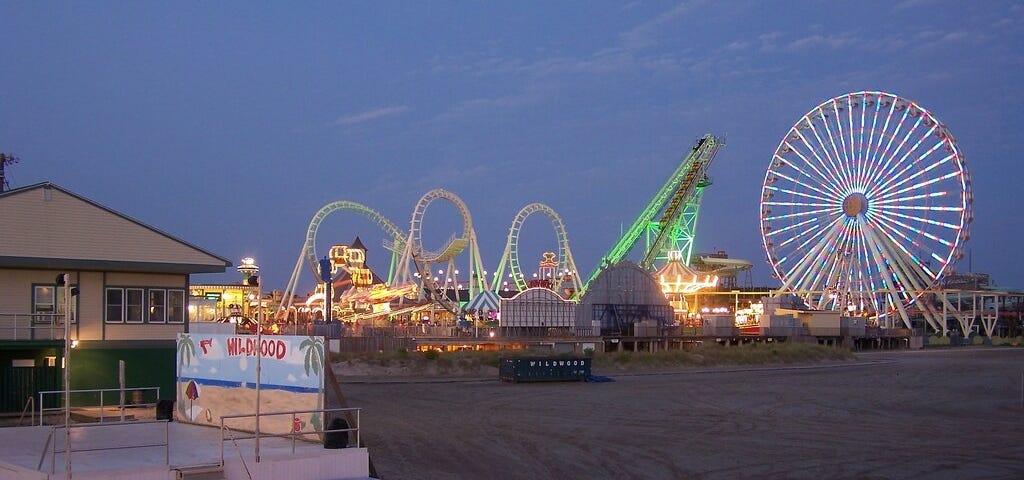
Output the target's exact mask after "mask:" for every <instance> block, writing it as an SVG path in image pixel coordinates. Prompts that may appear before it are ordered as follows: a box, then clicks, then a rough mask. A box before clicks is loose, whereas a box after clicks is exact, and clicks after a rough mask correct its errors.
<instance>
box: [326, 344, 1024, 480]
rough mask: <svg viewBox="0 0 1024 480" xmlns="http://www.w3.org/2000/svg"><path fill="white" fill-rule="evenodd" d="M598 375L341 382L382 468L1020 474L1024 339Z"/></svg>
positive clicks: (564, 474) (584, 474)
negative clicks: (1002, 344)
mask: <svg viewBox="0 0 1024 480" xmlns="http://www.w3.org/2000/svg"><path fill="white" fill-rule="evenodd" d="M595 373H597V374H605V375H609V376H612V377H613V378H615V380H616V381H614V382H609V383H545V384H508V383H501V382H498V381H497V380H496V379H494V380H483V381H458V382H441V381H439V382H415V383H352V382H347V383H346V382H345V379H344V378H343V379H342V382H343V385H342V388H343V391H344V393H345V395H346V396H347V398H348V402H349V405H350V406H358V407H362V408H363V414H362V421H363V435H364V437H363V438H364V440H365V442H366V444H367V445H368V446H369V447H370V453H371V457H372V460H373V462H374V464H375V466H376V468H377V472H378V474H379V475H380V476H381V477H382V478H383V479H385V480H392V479H437V478H446V479H459V478H466V479H488V478H490V479H520V478H521V479H547V478H550V479H565V478H590V479H603V478H609V479H611V478H658V479H661V478H663V479H682V478H697V479H726V478H780V479H790V478H792V479H804V478H806V479H818V478H857V479H896V478H950V479H959V478H988V479H1019V478H1024V409H1022V408H1021V404H1020V402H1021V380H1022V373H1024V348H1013V349H1011V348H968V349H948V350H930V351H900V352H880V353H871V354H861V355H859V359H858V360H856V361H852V362H847V364H845V365H843V364H841V365H839V366H832V365H828V366H820V367H812V368H805V367H804V368H785V367H783V368H768V369H757V368H754V369H748V368H737V369H712V370H696V369H694V370H685V371H681V372H679V373H673V374H661V375H625V374H615V373H608V372H601V371H595Z"/></svg>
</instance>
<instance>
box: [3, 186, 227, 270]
mask: <svg viewBox="0 0 1024 480" xmlns="http://www.w3.org/2000/svg"><path fill="white" fill-rule="evenodd" d="M0 205H2V206H0V225H2V228H0V267H13V268H54V269H57V268H73V269H80V270H103V271H135V272H159V273H186V274H187V273H220V272H224V270H225V269H226V268H227V267H230V266H231V261H230V260H227V259H225V258H223V257H219V256H217V255H214V254H212V253H210V252H208V251H206V250H203V249H201V248H199V247H197V246H195V245H192V244H190V243H188V242H186V241H184V240H181V239H179V238H176V237H174V236H172V235H170V234H168V233H165V232H163V231H160V230H158V229H156V228H154V227H152V226H149V225H147V224H145V223H142V222H140V221H138V220H136V219H134V218H131V217H129V216H127V215H125V214H123V213H120V212H117V211H115V210H113V209H110V208H108V207H105V206H103V205H100V204H99V203H96V202H93V201H92V200H89V199H87V198H85V197H83V196H81V195H78V194H76V193H73V192H71V191H69V190H67V189H64V188H62V187H60V186H58V185H55V184H53V183H50V182H43V183H38V184H35V185H30V186H26V187H21V188H16V189H13V190H8V191H5V192H2V193H0Z"/></svg>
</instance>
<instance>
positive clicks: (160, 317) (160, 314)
mask: <svg viewBox="0 0 1024 480" xmlns="http://www.w3.org/2000/svg"><path fill="white" fill-rule="evenodd" d="M149 323H167V291H166V290H150V291H149Z"/></svg>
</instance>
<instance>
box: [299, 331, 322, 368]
mask: <svg viewBox="0 0 1024 480" xmlns="http://www.w3.org/2000/svg"><path fill="white" fill-rule="evenodd" d="M299 350H302V351H303V352H304V353H305V360H304V362H303V366H305V368H306V376H313V375H317V376H319V375H320V369H321V368H323V366H324V339H323V337H309V338H307V339H305V340H303V341H302V343H300V344H299ZM311 371H312V374H311V373H310V372H311Z"/></svg>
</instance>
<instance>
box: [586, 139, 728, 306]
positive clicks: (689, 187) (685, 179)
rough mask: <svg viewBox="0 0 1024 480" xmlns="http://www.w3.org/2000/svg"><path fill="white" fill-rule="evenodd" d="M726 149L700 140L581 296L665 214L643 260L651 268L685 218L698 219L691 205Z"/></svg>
mask: <svg viewBox="0 0 1024 480" xmlns="http://www.w3.org/2000/svg"><path fill="white" fill-rule="evenodd" d="M722 145H724V142H723V140H722V139H720V138H718V137H715V136H713V135H711V134H707V135H704V136H703V137H701V138H700V139H699V140H697V143H696V144H695V145H694V146H693V148H692V149H691V150H690V153H689V154H687V156H686V158H684V159H683V161H682V163H680V164H679V167H678V168H676V171H675V172H673V173H672V176H671V177H669V179H668V181H667V182H666V183H665V185H663V186H662V187H661V189H660V190H658V192H657V193H656V194H655V195H654V198H653V199H651V202H650V203H648V204H647V207H646V208H644V210H643V211H642V212H641V213H640V216H638V217H637V219H636V220H635V221H634V222H633V225H632V226H630V228H629V230H627V231H626V233H625V234H624V235H623V236H622V238H620V239H619V241H618V243H616V244H615V245H614V246H613V247H612V249H611V250H610V251H609V252H608V254H607V255H605V256H604V257H602V258H601V261H600V262H599V263H598V265H597V268H595V269H594V272H593V273H592V274H591V275H590V277H589V278H588V279H587V281H586V283H584V284H583V291H582V292H581V294H580V295H581V296H582V293H584V292H586V289H587V286H588V285H589V284H590V282H591V281H593V280H594V278H596V277H597V275H598V274H599V273H600V272H601V270H602V269H604V268H605V267H607V266H610V265H614V264H616V263H618V262H620V261H622V259H624V258H625V257H626V255H627V254H628V253H629V252H630V251H631V250H632V249H633V247H634V246H635V245H636V243H637V240H638V239H639V238H640V236H641V235H642V234H643V232H644V231H645V230H646V229H647V228H648V227H649V226H650V224H651V223H652V222H653V220H654V218H655V217H656V216H658V213H659V212H663V213H662V214H661V218H660V220H658V222H657V225H658V227H659V228H658V233H657V235H656V237H655V239H654V241H653V242H652V243H651V244H650V245H649V246H648V248H647V251H646V252H644V257H643V260H642V261H641V262H640V266H641V267H642V268H644V269H650V268H651V266H652V264H653V262H654V259H655V258H656V257H657V256H658V255H659V254H661V253H662V250H664V249H665V246H666V245H668V244H669V242H670V241H671V240H672V237H673V235H674V233H673V232H676V231H678V229H679V227H680V226H681V223H682V222H684V217H685V216H686V215H685V214H686V213H687V212H688V211H689V212H690V214H691V215H693V216H694V217H695V216H696V207H697V206H696V205H692V206H690V205H688V203H692V202H691V201H692V200H693V199H694V197H695V196H696V194H698V193H699V189H700V188H702V187H703V186H704V185H706V184H707V183H708V179H707V170H708V167H709V166H710V165H711V161H712V160H713V159H714V157H715V154H716V153H717V152H718V149H719V148H721V146H722ZM698 198H699V197H698ZM692 223H696V221H695V220H694V221H693V222H692ZM693 227H695V225H691V226H690V228H693ZM691 233H692V232H691ZM687 261H689V258H687Z"/></svg>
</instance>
